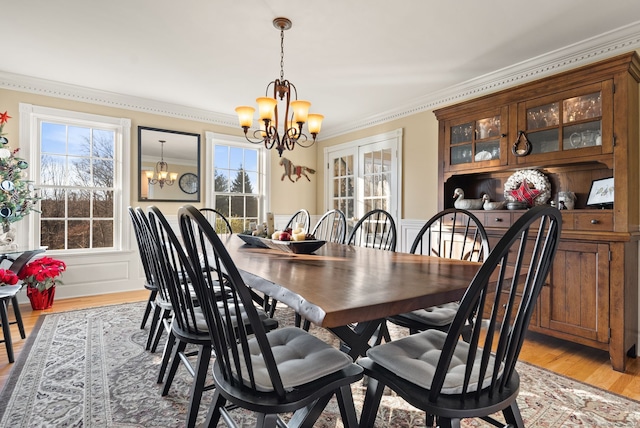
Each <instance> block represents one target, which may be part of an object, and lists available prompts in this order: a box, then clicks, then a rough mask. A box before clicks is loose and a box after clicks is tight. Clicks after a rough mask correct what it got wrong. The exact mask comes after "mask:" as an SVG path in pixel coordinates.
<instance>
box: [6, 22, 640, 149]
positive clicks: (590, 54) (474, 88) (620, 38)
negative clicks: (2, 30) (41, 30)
mask: <svg viewBox="0 0 640 428" xmlns="http://www.w3.org/2000/svg"><path fill="white" fill-rule="evenodd" d="M639 48H640V21H638V22H635V23H633V24H630V25H627V26H625V27H621V28H618V29H615V30H612V31H609V32H606V33H603V34H600V35H598V36H595V37H592V38H590V39H586V40H583V41H581V42H578V43H575V44H573V45H569V46H566V47H564V48H561V49H558V50H555V51H552V52H549V53H546V54H543V55H540V56H537V57H534V58H530V59H528V60H526V61H522V62H520V63H517V64H513V65H511V66H508V67H505V68H502V69H500V70H496V71H494V72H491V73H488V74H485V75H483V76H479V77H476V78H474V79H471V80H468V81H466V82H463V83H461V84H459V85H454V86H451V87H448V88H444V89H442V90H439V91H436V92H432V93H430V94H427V95H425V96H423V97H420V98H417V99H416V100H414V101H413V102H410V103H407V104H405V105H401V106H398V107H396V108H394V109H392V110H388V111H385V112H382V113H380V114H377V115H374V116H370V117H367V118H363V119H362V120H359V121H355V122H353V123H352V124H350V125H348V126H345V127H334V128H329V129H323V133H322V139H327V138H332V137H336V136H339V135H343V134H346V133H350V132H354V131H359V130H362V129H365V128H369V127H372V126H375V125H380V124H382V123H386V122H390V121H393V120H397V119H400V118H403V117H406V116H410V115H413V114H417V113H421V112H424V111H431V110H435V109H436V108H439V107H444V106H446V105H449V104H453V103H458V102H462V101H465V100H468V99H472V98H477V97H479V96H481V95H486V94H489V93H493V92H497V91H500V90H503V89H508V88H510V87H514V86H517V85H520V84H523V83H527V82H529V81H532V80H536V79H540V78H542V77H546V76H550V75H552V74H557V73H560V72H562V71H566V70H569V69H572V68H576V67H579V66H582V65H587V64H590V63H593V62H597V61H601V60H604V59H606V58H609V57H612V56H615V55H620V54H623V53H626V52H629V51H631V50H634V49H639ZM0 88H4V89H9V90H13V91H21V92H29V93H33V94H39V95H46V96H50V97H56V98H63V99H68V100H74V101H80V102H86V103H91V104H99V105H104V106H109V107H114V108H121V109H125V110H134V111H140V112H145V113H151V114H157V115H161V116H170V117H175V118H180V119H186V120H193V121H197V122H204V123H211V124H215V125H221V126H226V127H231V128H234V129H235V128H237V118H236V116H235V115H230V114H222V113H216V112H212V111H208V110H203V109H197V108H192V107H186V106H182V105H178V104H172V103H167V102H162V101H157V100H152V99H146V98H140V97H133V96H128V95H123V94H117V93H112V92H107V91H99V90H96V89H91V88H86V87H82V86H76V85H70V84H65V83H60V82H54V81H50V80H44V79H38V78H35V77H29V76H24V75H18V74H13V73H8V72H3V71H0Z"/></svg>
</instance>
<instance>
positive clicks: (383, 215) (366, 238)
mask: <svg viewBox="0 0 640 428" xmlns="http://www.w3.org/2000/svg"><path fill="white" fill-rule="evenodd" d="M396 239H397V238H396V223H395V221H394V220H393V217H392V216H391V214H389V213H388V212H387V211H385V210H381V209H374V210H371V211H369V212H368V213H366V214H365V215H364V216H363V217H362V218H361V219H360V220H358V222H357V223H356V224H355V226H353V230H351V233H350V234H349V238H347V244H348V245H357V246H359V247H368V248H375V249H378V250H387V251H395V250H396Z"/></svg>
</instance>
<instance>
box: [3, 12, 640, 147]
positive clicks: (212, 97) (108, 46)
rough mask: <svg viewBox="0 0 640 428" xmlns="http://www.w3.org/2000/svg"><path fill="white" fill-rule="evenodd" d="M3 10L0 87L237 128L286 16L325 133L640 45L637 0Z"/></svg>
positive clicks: (288, 67) (274, 54)
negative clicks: (45, 88)
mask: <svg viewBox="0 0 640 428" xmlns="http://www.w3.org/2000/svg"><path fill="white" fill-rule="evenodd" d="M0 11H1V13H2V33H3V43H2V51H1V53H0V87H9V88H12V87H13V88H14V89H15V88H17V89H19V90H20V89H22V90H29V88H35V87H36V86H37V85H35V84H33V80H32V81H31V83H30V85H31V86H28V85H24V84H22V83H21V84H16V83H15V82H16V81H18V80H20V79H21V78H22V77H24V76H28V77H29V78H37V79H36V80H38V81H39V82H40V83H42V82H41V81H40V80H39V79H46V80H48V81H52V82H57V83H52V82H47V83H48V84H54V85H55V84H58V83H64V84H71V85H74V86H73V87H66V89H65V90H64V91H60V92H61V93H62V92H64V93H65V94H67V95H69V94H75V95H73V96H71V95H69V96H71V97H76V98H80V99H81V98H82V97H83V96H84V97H85V100H89V101H92V98H95V100H94V101H97V102H102V103H107V104H109V103H113V104H114V105H119V106H124V105H126V104H127V103H130V104H131V105H139V106H142V105H146V107H145V108H147V109H150V110H155V111H157V112H167V113H169V114H172V112H176V111H179V110H180V109H182V108H183V107H184V108H186V109H184V110H183V111H189V112H191V113H190V114H191V115H192V116H193V117H205V116H207V115H209V118H210V119H211V121H212V122H217V123H223V124H227V125H231V126H236V125H237V121H236V119H235V113H234V108H235V107H236V106H237V105H241V104H249V105H252V104H254V100H255V98H256V97H258V96H262V95H263V94H264V92H265V88H266V85H267V83H269V82H270V81H271V80H273V79H275V78H277V77H279V73H280V34H279V31H278V30H276V29H275V28H274V27H273V25H272V20H273V19H274V18H275V17H278V16H285V17H288V18H289V19H291V20H292V21H293V28H292V29H291V30H289V31H287V32H285V43H284V44H285V64H284V70H285V78H287V79H290V80H291V81H292V82H293V83H294V84H295V85H296V86H297V88H298V96H299V98H301V99H308V100H309V101H311V103H312V106H311V111H312V112H317V113H322V114H324V115H325V122H324V124H323V134H324V136H325V137H326V136H327V135H336V134H337V133H340V132H345V131H348V130H350V129H353V128H355V127H356V126H361V125H366V124H371V123H376V121H378V120H384V119H385V118H391V117H394V116H397V115H401V114H403V112H404V113H406V112H411V111H418V110H420V109H423V108H425V107H428V108H432V107H434V106H438V105H442V104H446V103H452V102H456V101H458V100H459V99H461V98H464V97H465V96H469V95H473V94H474V92H475V91H476V90H477V88H481V89H483V90H486V89H487V88H492V87H493V85H495V87H496V88H500V87H502V86H504V85H505V84H506V85H508V84H509V83H510V82H511V83H512V84H516V83H520V80H521V79H527V78H535V77H537V74H538V73H544V72H549V71H555V70H557V69H562V67H563V66H565V65H566V66H569V67H571V66H575V65H574V63H580V62H583V61H589V60H592V61H595V60H598V59H600V57H602V56H606V55H608V54H609V53H610V54H611V55H613V54H618V53H623V52H626V51H630V50H633V49H636V48H640V1H638V0H613V1H607V2H603V1H602V0H562V1H558V0H536V1H529V2H522V1H513V0H483V1H478V0H457V1H446V0H445V1H442V0H440V1H429V0H401V1H398V0H396V1H390V0H387V1H383V0H306V1H302V0H298V1H291V0H289V1H287V0H186V1H182V2H178V1H175V0H135V1H131V0H110V1H102V2H100V3H98V2H97V1H87V0H56V1H50V0H19V1H18V0H0ZM612 31H613V32H612ZM609 56H610V55H609ZM510 76H511V77H510ZM9 81H11V82H13V83H12V84H8V83H7V82H9ZM492 82H493V83H492ZM12 85H13V86H12ZM40 87H42V86H40ZM88 90H96V91H98V92H96V91H93V92H91V91H89V92H87V91H88ZM83 91H84V93H85V94H87V93H90V94H92V95H90V96H89V95H78V94H81V93H83ZM98 94H99V95H98ZM123 96H126V97H123ZM132 97H134V98H132ZM125 99H128V100H129V101H123V100H125ZM114 100H115V101H114ZM131 100H133V101H131ZM145 100H146V101H148V102H147V103H146V104H145ZM150 105H151V106H153V107H149V106H150ZM0 109H2V107H1V106H0ZM321 136H322V134H321Z"/></svg>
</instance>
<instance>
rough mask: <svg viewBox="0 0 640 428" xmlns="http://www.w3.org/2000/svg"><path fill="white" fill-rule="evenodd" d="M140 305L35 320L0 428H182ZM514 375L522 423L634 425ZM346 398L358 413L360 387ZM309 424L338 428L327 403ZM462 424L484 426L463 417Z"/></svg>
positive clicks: (600, 398) (529, 369) (600, 400)
mask: <svg viewBox="0 0 640 428" xmlns="http://www.w3.org/2000/svg"><path fill="white" fill-rule="evenodd" d="M143 308H144V305H143V303H131V304H123V305H115V306H105V307H101V308H95V309H87V310H80V311H72V312H65V313H59V314H48V315H45V316H44V317H42V319H41V324H40V326H39V328H36V329H35V330H34V332H33V333H32V334H31V336H30V337H29V339H28V343H27V344H26V346H25V351H23V352H22V353H21V355H20V356H19V358H18V361H17V362H16V363H15V365H14V368H13V370H12V372H11V375H10V379H9V381H8V382H7V385H6V386H5V388H4V390H3V391H2V393H1V394H0V418H1V419H0V427H29V428H32V427H61V426H68V427H119V428H124V427H180V426H184V420H185V418H186V406H187V403H188V391H189V385H190V382H191V378H190V376H189V374H188V373H187V371H186V370H185V369H184V368H181V369H180V370H179V371H178V376H177V378H176V380H175V381H174V383H173V385H172V388H171V391H170V393H169V395H168V396H166V397H161V396H160V390H161V385H158V384H157V383H156V381H155V379H156V376H157V373H158V367H159V364H160V360H161V353H160V352H158V353H156V354H151V353H149V352H147V351H145V350H144V344H145V342H146V338H147V330H140V328H139V323H140V320H141V317H142V312H143ZM276 315H277V316H278V318H279V320H280V323H281V325H284V324H291V323H292V321H293V316H292V313H291V311H290V310H287V309H284V308H283V309H278V311H276ZM312 332H313V333H314V334H318V335H320V336H321V337H323V338H324V339H326V340H328V341H331V342H332V343H336V342H335V340H334V339H333V338H332V337H331V335H330V334H329V333H327V332H326V331H325V330H322V329H317V328H315V327H313V328H312ZM393 334H395V335H397V334H401V333H400V332H398V331H395V332H394V333H393ZM518 372H519V373H520V378H521V392H520V395H519V397H518V403H519V405H520V409H521V411H522V415H523V418H524V420H525V424H526V425H527V427H585V426H587V427H596V426H598V427H605V426H606V427H631V426H640V405H639V404H640V403H638V402H636V401H633V400H629V399H626V398H624V397H619V396H616V395H614V394H611V393H608V392H606V391H603V390H600V389H597V388H593V387H591V386H588V385H585V384H583V383H580V382H576V381H573V380H570V379H567V378H565V377H562V376H558V375H556V374H553V373H550V372H548V371H546V370H543V369H539V368H536V367H533V366H531V365H528V364H524V363H519V366H518ZM353 393H354V398H355V400H356V405H357V406H358V407H361V405H362V399H363V393H364V388H363V387H362V383H358V384H357V385H354V386H353ZM211 396H212V392H211V391H209V392H205V394H204V398H203V405H202V406H201V411H200V415H199V419H198V423H199V424H202V422H203V421H204V417H205V416H206V410H207V408H208V403H209V402H210V400H211ZM234 413H235V416H236V417H237V419H238V421H240V422H239V425H240V426H251V425H252V424H253V421H254V420H253V418H252V416H251V415H250V414H247V413H246V412H244V411H242V410H235V411H234ZM285 418H286V417H285ZM316 426H318V427H332V428H339V427H342V422H341V420H340V417H339V412H338V409H337V405H336V404H335V402H334V401H332V402H331V403H330V406H329V407H328V409H327V411H326V412H325V414H324V415H323V417H322V418H321V420H320V421H319V422H318V423H317V424H316ZM416 426H424V418H423V415H422V413H421V412H419V411H416V410H415V409H412V408H411V407H410V406H408V405H407V404H406V403H404V402H403V401H402V400H401V399H398V398H397V397H395V396H394V395H392V394H386V395H385V396H384V397H383V403H382V406H381V409H380V413H379V417H378V421H377V422H376V427H416ZM463 426H465V427H484V426H488V425H486V424H485V423H483V422H482V421H477V420H465V421H463Z"/></svg>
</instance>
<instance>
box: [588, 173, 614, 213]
mask: <svg viewBox="0 0 640 428" xmlns="http://www.w3.org/2000/svg"><path fill="white" fill-rule="evenodd" d="M613 200H614V187H613V177H609V178H602V179H599V180H593V181H592V182H591V190H590V191H589V197H588V198H587V206H589V207H601V208H610V207H613Z"/></svg>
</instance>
